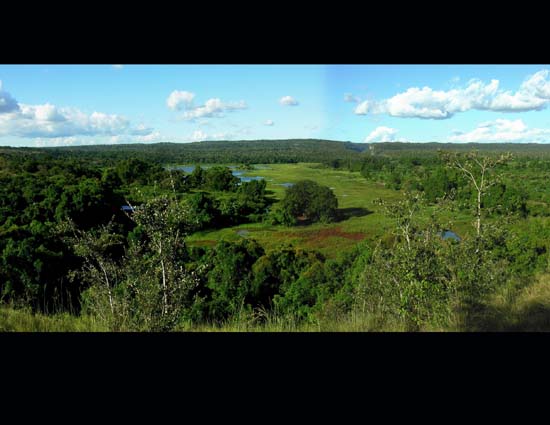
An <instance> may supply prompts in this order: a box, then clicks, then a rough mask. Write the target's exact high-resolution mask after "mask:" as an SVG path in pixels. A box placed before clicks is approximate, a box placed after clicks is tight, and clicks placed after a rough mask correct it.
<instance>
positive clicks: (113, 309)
mask: <svg viewBox="0 0 550 425" xmlns="http://www.w3.org/2000/svg"><path fill="white" fill-rule="evenodd" d="M99 267H101V271H102V272H103V276H105V285H107V293H108V294H109V305H110V307H111V313H112V314H115V308H114V306H113V294H112V292H111V284H110V282H109V277H108V276H107V271H106V270H105V267H103V264H102V263H101V262H99Z"/></svg>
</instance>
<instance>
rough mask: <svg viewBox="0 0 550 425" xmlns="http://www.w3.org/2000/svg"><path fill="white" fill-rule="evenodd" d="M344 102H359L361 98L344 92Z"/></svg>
mask: <svg viewBox="0 0 550 425" xmlns="http://www.w3.org/2000/svg"><path fill="white" fill-rule="evenodd" d="M344 102H352V103H359V102H361V99H360V98H358V97H357V96H354V95H353V94H351V93H345V94H344Z"/></svg>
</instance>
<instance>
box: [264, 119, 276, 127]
mask: <svg viewBox="0 0 550 425" xmlns="http://www.w3.org/2000/svg"><path fill="white" fill-rule="evenodd" d="M264 125H269V126H272V125H275V123H274V122H273V121H272V120H266V122H264Z"/></svg>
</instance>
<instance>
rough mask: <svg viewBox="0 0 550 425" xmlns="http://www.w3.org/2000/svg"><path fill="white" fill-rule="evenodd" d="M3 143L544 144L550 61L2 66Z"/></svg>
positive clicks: (549, 136) (549, 130) (548, 129)
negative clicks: (298, 140)
mask: <svg viewBox="0 0 550 425" xmlns="http://www.w3.org/2000/svg"><path fill="white" fill-rule="evenodd" d="M0 81H1V83H0V84H1V85H0V145H11V146H59V145H76V144H103V143H130V142H133V143H154V142H182V143H183V142H191V141H202V140H243V139H282V138H323V139H332V140H346V141H353V142H379V141H412V142H427V141H441V142H457V143H460V142H506V141H510V142H530V141H534V142H541V143H546V142H550V111H549V108H548V104H549V103H550V66H549V65H120V66H117V65H110V64H105V65H0Z"/></svg>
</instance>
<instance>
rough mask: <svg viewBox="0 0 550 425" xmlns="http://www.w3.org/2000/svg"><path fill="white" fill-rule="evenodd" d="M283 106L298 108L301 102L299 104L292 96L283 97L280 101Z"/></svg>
mask: <svg viewBox="0 0 550 425" xmlns="http://www.w3.org/2000/svg"><path fill="white" fill-rule="evenodd" d="M279 102H280V103H281V105H284V106H297V105H299V103H300V102H298V101H297V100H296V99H294V98H293V97H292V96H283V97H281V99H280V100H279Z"/></svg>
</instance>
